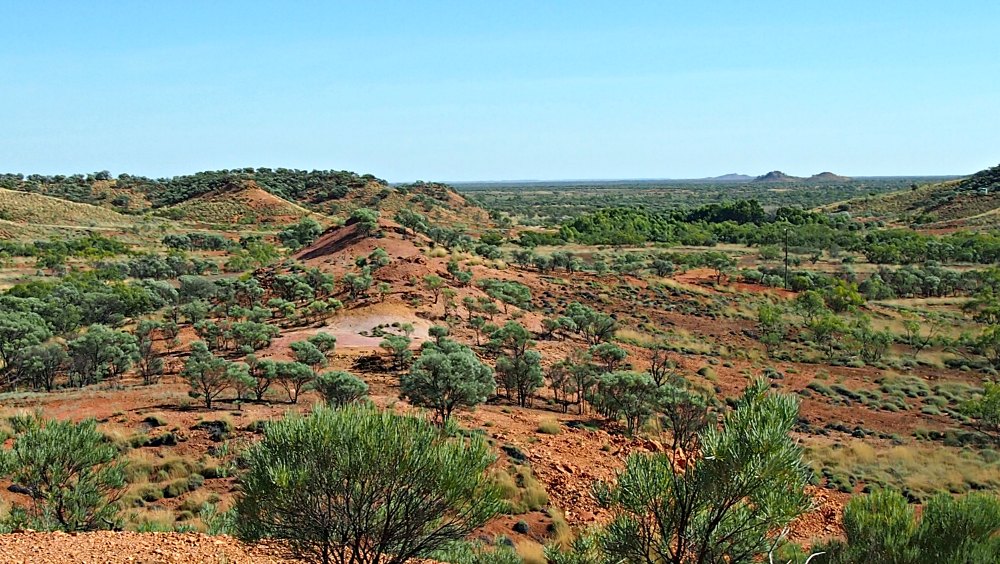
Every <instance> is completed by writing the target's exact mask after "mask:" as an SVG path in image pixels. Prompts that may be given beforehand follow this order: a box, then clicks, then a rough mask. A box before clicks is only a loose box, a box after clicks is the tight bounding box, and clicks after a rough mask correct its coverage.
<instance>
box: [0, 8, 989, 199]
mask: <svg viewBox="0 0 1000 564" xmlns="http://www.w3.org/2000/svg"><path fill="white" fill-rule="evenodd" d="M87 4H91V2H76V1H72V2H70V1H66V2H54V1H43V0H25V1H13V0H0V21H2V22H3V31H2V32H0V70H2V76H3V79H2V81H0V128H2V135H0V171H10V172H24V173H29V172H40V173H69V172H92V171H97V170H103V169H107V170H110V171H112V172H113V173H115V174H118V173H120V172H130V173H135V174H143V175H147V176H163V175H173V174H181V173H187V172H194V171H198V170H206V169H218V168H232V167H242V166H271V167H277V166H286V167H296V168H333V169H348V170H356V171H359V172H369V173H372V174H375V175H376V176H380V177H382V178H387V179H389V180H393V181H404V180H416V179H423V180H488V179H557V178H665V177H672V178H685V177H702V176H709V175H718V174H723V173H728V172H742V173H748V174H762V173H764V172H767V171H768V170H772V169H780V170H783V171H785V172H788V173H790V174H798V175H808V174H813V173H816V172H820V171H823V170H831V171H834V172H837V173H842V174H851V175H893V174H902V175H920V174H951V173H955V174H962V173H971V172H974V171H976V170H979V169H981V168H985V167H987V166H991V165H995V164H997V163H998V162H1000V32H998V29H1000V2H996V1H995V0H984V1H978V2H971V1H965V2H963V1H953V2H943V1H934V2H928V1H920V0H917V1H909V2H894V1H881V0H880V1H872V0H867V1H844V0H841V1H836V2H831V1H826V2H816V1H812V0H799V1H788V2H772V1H764V0H761V1H756V2H750V1H739V2H726V1H714V2H694V1H689V2H669V1H659V2H601V3H597V2H580V1H567V2H545V1H541V0H535V1H528V2H510V1H503V2H500V1H491V2H486V1H476V0H467V1H464V2H418V1H409V2H377V1H360V2H359V1H355V2H350V3H348V2H343V3H341V2H250V1H244V2H221V1H214V0H212V1H205V0H202V1H198V2H180V1H166V2H143V1H138V0H136V1H131V2H94V3H93V4H95V5H96V7H92V6H87Z"/></svg>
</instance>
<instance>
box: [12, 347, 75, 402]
mask: <svg viewBox="0 0 1000 564" xmlns="http://www.w3.org/2000/svg"><path fill="white" fill-rule="evenodd" d="M68 358H69V357H68V356H67V355H66V351H65V350H64V349H63V347H62V345H60V344H58V343H46V344H44V345H32V346H30V347H27V348H24V349H21V350H20V351H18V352H17V353H16V355H15V356H14V359H13V361H12V363H11V367H10V368H11V370H12V371H13V372H14V375H15V379H16V380H25V381H27V382H28V383H29V384H30V385H31V387H32V389H35V390H39V389H41V390H45V391H47V392H51V391H52V390H53V388H55V386H56V376H57V375H58V374H59V371H60V370H61V369H62V367H63V366H64V365H65V364H66V360H67V359H68Z"/></svg>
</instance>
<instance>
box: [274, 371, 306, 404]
mask: <svg viewBox="0 0 1000 564" xmlns="http://www.w3.org/2000/svg"><path fill="white" fill-rule="evenodd" d="M314 378H316V373H315V372H313V369H312V368H310V367H309V366H308V365H305V364H302V363H301V362H278V363H275V376H274V379H275V381H276V382H277V383H278V385H279V386H281V387H282V388H284V390H285V393H286V394H288V401H289V402H291V403H299V394H301V393H302V391H303V390H305V389H306V388H308V387H309V385H310V384H311V383H312V381H313V379H314Z"/></svg>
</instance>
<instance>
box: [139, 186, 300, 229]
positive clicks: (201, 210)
mask: <svg viewBox="0 0 1000 564" xmlns="http://www.w3.org/2000/svg"><path fill="white" fill-rule="evenodd" d="M310 213H311V212H310V211H309V210H307V209H305V208H303V207H302V206H300V205H298V204H294V203H292V202H289V201H288V200H285V199H283V198H279V197H278V196H275V195H274V194H271V193H269V192H267V191H265V190H262V189H261V188H260V187H259V186H258V185H257V183H256V182H254V181H252V180H249V181H246V182H245V183H243V185H242V186H235V187H233V188H232V189H226V190H220V191H217V192H209V193H207V194H203V195H201V196H197V197H195V198H192V199H190V200H187V201H184V202H181V203H180V204H177V205H174V206H170V207H167V208H162V209H161V210H158V211H157V214H158V215H163V216H165V217H169V218H172V219H184V220H188V221H196V222H201V223H211V224H238V223H243V224H260V223H265V224H267V223H278V224H287V223H292V222H295V221H298V220H300V219H302V218H303V217H306V216H308V215H310Z"/></svg>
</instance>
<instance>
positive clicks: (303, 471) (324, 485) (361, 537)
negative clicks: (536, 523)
mask: <svg viewBox="0 0 1000 564" xmlns="http://www.w3.org/2000/svg"><path fill="white" fill-rule="evenodd" d="M243 458H244V461H245V464H246V468H247V471H246V473H245V474H244V475H243V477H242V478H241V484H242V487H241V493H240V496H239V499H238V500H237V502H236V506H235V511H236V523H237V531H238V533H239V535H240V536H241V537H242V538H244V539H248V540H256V539H260V538H265V537H271V538H278V539H282V540H284V541H286V542H287V543H288V546H289V548H290V549H291V550H292V552H293V553H294V554H295V555H297V556H299V557H303V558H307V559H309V560H311V561H313V562H322V563H324V564H326V563H330V562H336V563H339V564H376V563H379V562H381V563H387V564H400V563H402V562H406V561H408V560H410V559H411V558H414V557H417V556H427V555H429V554H430V553H432V552H434V551H436V550H439V549H442V548H444V547H446V546H447V545H448V544H449V543H451V542H453V541H457V540H459V539H462V538H464V537H465V536H466V535H467V534H469V533H470V532H472V531H473V530H475V529H476V528H478V527H480V526H482V525H483V524H485V523H486V522H487V521H488V520H489V519H490V518H491V517H493V516H495V515H496V514H498V513H499V512H500V511H501V509H502V502H501V498H500V493H499V490H498V489H497V487H496V486H495V485H494V484H493V483H492V482H491V481H490V480H489V479H488V478H487V477H486V473H485V471H486V469H487V467H489V465H490V464H491V463H492V462H493V456H492V455H491V454H490V449H489V447H488V446H487V445H486V443H485V442H484V441H483V440H482V439H479V438H472V439H469V440H452V439H448V438H447V437H444V436H442V435H441V433H440V430H439V429H438V428H437V427H436V426H434V425H432V424H430V423H429V422H427V421H426V420H423V419H419V418H414V417H408V416H402V415H397V414H395V413H392V412H388V411H378V410H376V409H373V408H369V407H363V406H353V405H351V406H347V407H344V408H342V409H340V410H332V409H329V408H323V407H320V408H317V409H316V410H315V411H314V412H313V413H312V414H310V415H308V416H305V417H299V416H295V415H291V416H288V417H287V418H286V419H284V420H281V421H277V422H274V423H271V424H270V425H268V426H267V427H266V428H265V431H264V438H263V440H261V441H260V442H259V443H256V444H255V445H253V446H251V447H250V448H249V450H248V451H247V452H246V454H245V455H244V457H243Z"/></svg>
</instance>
